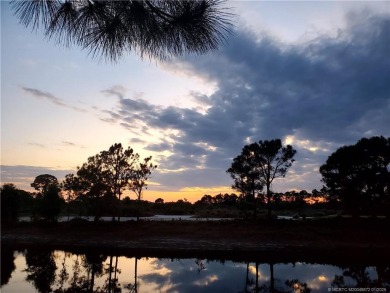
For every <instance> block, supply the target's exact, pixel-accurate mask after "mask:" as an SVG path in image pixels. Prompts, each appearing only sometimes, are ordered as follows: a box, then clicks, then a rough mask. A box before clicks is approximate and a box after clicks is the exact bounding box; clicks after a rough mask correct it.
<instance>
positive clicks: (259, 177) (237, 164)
mask: <svg viewBox="0 0 390 293" xmlns="http://www.w3.org/2000/svg"><path fill="white" fill-rule="evenodd" d="M295 154H296V150H294V149H293V148H292V146H291V145H287V146H285V147H284V146H282V142H281V140H280V139H274V140H264V141H262V140H260V141H259V142H258V143H252V144H250V145H246V146H244V148H243V149H242V152H241V155H239V156H237V157H236V158H234V160H233V163H232V166H231V167H230V168H229V169H228V170H227V172H228V173H230V174H231V176H232V178H233V179H234V181H235V182H234V185H233V188H235V189H237V190H239V191H241V192H243V191H244V192H246V193H248V192H252V194H253V195H252V197H254V196H255V193H256V192H257V193H258V192H259V191H261V190H262V188H263V186H265V187H266V191H267V193H266V196H267V209H268V218H271V197H272V193H271V184H272V182H273V180H274V179H275V178H279V177H285V176H286V173H287V171H288V169H289V168H290V167H291V165H292V163H293V162H294V159H293V158H294V156H295ZM249 194H250V193H249Z"/></svg>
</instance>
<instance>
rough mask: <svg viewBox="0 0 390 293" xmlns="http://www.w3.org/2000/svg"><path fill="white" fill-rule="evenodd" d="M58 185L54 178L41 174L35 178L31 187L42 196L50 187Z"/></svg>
mask: <svg viewBox="0 0 390 293" xmlns="http://www.w3.org/2000/svg"><path fill="white" fill-rule="evenodd" d="M53 184H54V185H58V180H57V178H56V177H55V176H53V175H50V174H42V175H39V176H37V177H35V179H34V182H33V183H31V187H34V189H35V190H37V191H38V192H39V194H40V195H43V194H44V193H45V192H46V191H47V189H48V188H49V186H50V185H53Z"/></svg>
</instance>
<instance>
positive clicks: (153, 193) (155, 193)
mask: <svg viewBox="0 0 390 293" xmlns="http://www.w3.org/2000/svg"><path fill="white" fill-rule="evenodd" d="M219 193H222V194H225V193H228V194H231V193H234V190H233V189H231V188H230V187H228V186H220V187H185V188H182V189H180V190H178V191H161V190H145V192H144V194H143V199H144V200H147V201H151V202H154V201H155V200H156V199H157V198H162V199H164V201H165V202H172V201H173V202H175V201H178V200H179V199H183V200H184V199H187V201H189V202H191V203H194V202H196V201H198V200H200V199H201V198H202V196H203V195H205V194H209V195H211V196H215V195H217V194H219ZM126 195H128V196H130V198H131V199H134V194H126Z"/></svg>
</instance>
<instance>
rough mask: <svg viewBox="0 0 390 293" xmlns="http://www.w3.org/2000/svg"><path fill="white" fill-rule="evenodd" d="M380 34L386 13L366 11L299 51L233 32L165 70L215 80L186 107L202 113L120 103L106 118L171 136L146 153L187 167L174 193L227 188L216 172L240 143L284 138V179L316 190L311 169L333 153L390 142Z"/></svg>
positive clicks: (388, 72)
mask: <svg viewBox="0 0 390 293" xmlns="http://www.w3.org/2000/svg"><path fill="white" fill-rule="evenodd" d="M389 30H390V17H389V16H388V15H372V14H365V15H359V16H356V15H348V16H347V25H346V27H345V28H344V29H343V30H339V33H338V35H337V36H336V37H330V36H326V35H320V36H318V37H317V38H316V39H313V40H311V41H310V42H306V43H304V44H289V45H287V44H283V43H280V42H279V41H276V40H275V39H273V38H272V37H270V36H267V35H263V36H262V37H261V38H260V39H259V37H257V36H254V35H253V34H252V33H250V32H243V31H238V32H237V33H236V35H235V37H234V38H232V39H231V40H230V41H229V45H228V46H226V47H224V48H221V50H219V51H218V52H215V53H213V54H208V55H205V56H202V57H183V58H181V59H177V60H174V61H172V62H171V63H170V64H168V65H167V66H168V68H171V69H172V70H175V71H181V72H184V73H186V74H188V75H189V76H200V77H202V78H204V79H206V80H209V81H213V82H215V83H216V85H217V90H216V91H215V92H214V93H213V94H212V95H210V96H206V95H202V94H199V93H193V99H194V100H195V101H197V102H199V103H200V104H203V105H207V107H208V108H207V110H205V112H203V113H202V112H198V111H197V110H196V109H183V108H178V107H172V106H171V107H167V108H162V107H160V106H155V105H152V104H150V103H148V102H147V101H145V100H142V99H125V98H123V97H122V98H121V99H120V101H119V104H118V108H119V110H118V111H116V112H115V113H116V115H115V117H114V118H115V119H119V120H122V123H126V125H127V126H128V127H130V128H131V127H134V128H139V127H140V125H141V124H140V123H141V122H142V125H143V126H142V127H143V128H145V127H147V128H151V129H158V130H159V131H161V132H164V131H169V130H175V131H176V132H177V133H179V134H178V135H177V136H172V135H171V136H170V139H171V140H172V141H170V143H167V142H162V143H161V144H153V145H149V146H148V147H147V149H149V150H153V151H159V152H161V151H163V150H170V151H172V152H173V153H174V154H173V155H172V156H171V157H169V158H166V159H165V160H162V161H161V162H160V167H161V168H162V169H179V168H184V169H186V170H187V171H186V172H185V173H181V174H180V175H178V174H174V175H172V176H174V178H175V180H176V179H177V178H178V176H181V179H179V180H178V182H180V184H182V186H196V184H199V185H201V186H204V184H205V183H206V182H201V179H199V180H198V179H197V177H196V176H195V175H196V174H198V172H202V178H203V180H204V181H207V182H209V181H211V180H212V179H213V178H214V179H215V180H214V182H215V185H220V184H221V183H222V184H226V185H230V180H229V177H228V176H227V174H225V170H226V169H227V168H228V167H229V165H230V163H231V160H232V158H233V157H235V156H236V155H238V154H239V153H240V151H241V148H242V147H243V145H245V144H247V143H249V142H253V141H258V140H265V139H273V138H286V137H288V136H290V137H293V141H292V144H293V146H294V147H295V148H296V149H298V155H297V162H296V163H295V166H294V167H293V168H292V169H291V176H292V177H291V178H294V179H295V180H296V182H299V178H305V179H306V180H309V181H310V179H312V182H309V183H307V182H306V183H302V182H301V186H303V185H304V186H305V188H308V187H309V185H311V186H312V187H313V188H318V187H320V186H319V185H320V182H319V180H318V179H319V176H318V171H317V172H316V171H315V168H316V167H317V170H318V167H319V165H320V164H322V163H323V162H324V161H325V160H326V157H327V156H328V155H329V154H330V153H331V152H333V151H335V150H336V149H337V148H338V147H339V146H341V145H345V144H352V143H355V142H356V141H357V140H359V139H360V138H361V137H363V136H373V135H384V136H389V135H390V128H389V125H390V116H389V114H388V113H390V58H389V52H390V32H389ZM110 115H111V117H113V115H112V114H110ZM118 116H121V117H120V118H119V117H118ZM143 132H147V130H146V129H143ZM308 161H311V163H310V162H308ZM200 165H202V166H200ZM201 167H202V168H201ZM212 170H218V172H220V173H219V174H223V175H216V173H212ZM209 172H211V173H209ZM211 174H212V175H211ZM172 176H171V177H170V175H169V173H166V174H164V173H159V174H157V175H156V178H155V180H156V181H158V182H162V184H163V185H164V184H165V183H168V182H169V183H171V182H172V181H174V180H173V179H172V178H173V177H172ZM213 176H216V177H213ZM222 176H225V177H223V178H222ZM288 176H289V175H287V177H288ZM299 176H301V177H299ZM224 178H225V179H224ZM286 180H288V178H286ZM202 183H203V184H202ZM210 184H211V182H210ZM313 185H314V186H313ZM297 187H298V188H299V186H297Z"/></svg>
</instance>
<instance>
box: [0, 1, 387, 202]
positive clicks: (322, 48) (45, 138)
mask: <svg viewBox="0 0 390 293" xmlns="http://www.w3.org/2000/svg"><path fill="white" fill-rule="evenodd" d="M226 6H229V7H231V8H232V12H233V13H234V14H235V18H234V24H235V28H234V30H235V34H234V35H233V36H230V37H229V39H228V43H227V44H226V45H225V46H222V47H220V49H219V50H217V51H213V52H210V53H208V54H205V55H199V56H192V55H191V56H183V57H180V58H174V59H172V60H169V61H165V62H159V61H156V60H141V59H140V57H139V56H138V55H136V54H134V53H132V52H131V53H129V54H128V55H127V56H125V57H123V58H122V59H121V60H119V61H118V62H117V63H115V64H111V63H107V62H105V61H104V60H100V61H99V60H97V59H93V58H92V56H90V55H88V52H86V51H83V50H81V49H80V48H79V47H77V46H72V47H70V48H65V47H63V46H59V45H56V44H55V42H54V41H50V40H46V39H45V38H44V36H43V33H42V32H41V31H38V32H32V31H31V29H30V28H25V27H24V26H22V25H20V24H19V23H18V19H17V18H16V17H14V16H13V14H12V11H11V10H10V5H9V3H8V2H6V1H1V183H2V184H3V183H14V184H15V185H16V186H17V187H18V188H20V189H25V190H31V187H30V183H31V182H32V181H33V180H34V178H35V177H36V176H37V175H40V174H45V173H48V174H52V175H54V176H56V177H57V178H58V179H59V180H62V179H63V178H64V176H65V175H66V174H68V173H72V172H75V170H76V167H77V166H80V165H81V164H82V163H84V162H85V161H86V160H87V158H88V157H89V156H92V155H95V154H96V153H98V152H100V151H102V150H106V149H108V148H109V147H110V145H112V144H114V143H117V142H120V143H122V144H123V145H124V146H125V147H127V146H131V147H132V148H133V149H134V150H135V151H136V152H138V153H140V155H141V156H143V157H145V156H148V155H152V156H153V158H154V161H155V162H156V163H157V164H158V169H157V170H156V171H155V172H154V173H153V176H152V179H151V182H150V186H149V189H148V192H147V193H145V197H144V198H145V199H147V200H153V201H154V200H155V199H156V198H158V197H163V198H164V199H165V200H166V201H176V200H178V199H183V198H187V199H188V200H189V201H195V200H197V199H199V198H200V197H201V196H202V195H204V194H211V195H216V194H217V193H220V192H222V193H225V192H231V190H230V186H231V184H232V180H231V179H230V177H229V175H228V174H227V173H226V170H227V169H228V168H229V167H230V164H231V161H232V159H233V157H235V156H237V155H239V154H240V152H241V149H242V147H243V146H244V145H245V144H248V143H250V142H254V141H259V140H266V139H274V138H280V139H282V141H283V142H284V143H289V144H291V145H292V146H293V147H294V148H295V149H297V151H298V153H297V155H296V162H295V163H294V165H293V167H292V168H291V169H290V171H289V172H288V174H287V176H286V178H284V179H282V180H278V181H275V182H274V184H273V189H274V190H275V191H287V190H291V189H298V190H300V189H306V190H309V191H311V190H312V189H314V188H317V189H319V188H321V186H322V183H321V182H320V179H321V178H320V174H319V172H318V169H319V166H320V165H321V164H323V163H324V162H325V161H326V159H327V157H328V156H329V155H330V154H331V153H332V152H334V151H335V150H336V149H337V148H338V147H340V146H342V145H346V144H354V143H356V142H357V141H358V140H359V139H360V138H362V137H371V136H375V135H383V136H386V137H388V136H390V2H388V1H383V2H379V1H375V2H374V1H372V2H363V1H347V2H338V1H327V2H316V1H311V2H306V1H303V2H295V1H287V2H280V1H266V2H264V1H248V2H246V1H228V2H227V4H226ZM132 197H133V198H135V197H134V196H132Z"/></svg>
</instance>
